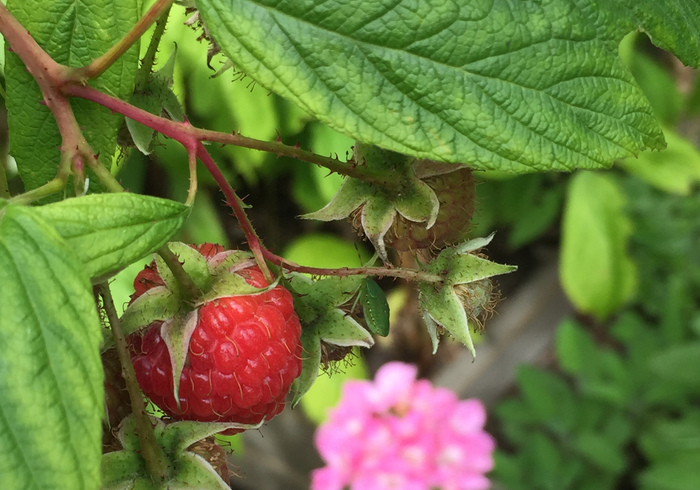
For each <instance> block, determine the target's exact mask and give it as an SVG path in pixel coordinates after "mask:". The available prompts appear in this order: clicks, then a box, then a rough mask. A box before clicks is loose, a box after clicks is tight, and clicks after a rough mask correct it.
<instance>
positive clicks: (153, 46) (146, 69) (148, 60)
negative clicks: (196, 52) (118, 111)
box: [134, 5, 171, 92]
mask: <svg viewBox="0 0 700 490" xmlns="http://www.w3.org/2000/svg"><path fill="white" fill-rule="evenodd" d="M170 7H171V6H170V5H169V6H168V8H167V9H165V11H164V12H163V13H162V14H161V16H160V17H159V18H158V20H156V28H155V29H154V30H153V36H152V37H151V41H150V43H149V44H148V49H147V50H146V54H145V55H144V56H143V59H142V60H141V67H140V68H139V71H138V72H137V73H136V78H135V79H134V92H141V91H143V90H144V89H145V88H146V84H147V83H148V77H149V75H150V74H151V70H153V64H154V63H155V61H156V52H157V51H158V46H159V45H160V40H161V38H162V37H163V33H164V32H165V26H166V24H167V23H168V16H169V15H170Z"/></svg>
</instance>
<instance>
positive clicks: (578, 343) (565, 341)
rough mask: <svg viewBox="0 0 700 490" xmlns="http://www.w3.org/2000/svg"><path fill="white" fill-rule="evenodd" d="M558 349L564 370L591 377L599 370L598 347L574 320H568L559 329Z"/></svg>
mask: <svg viewBox="0 0 700 490" xmlns="http://www.w3.org/2000/svg"><path fill="white" fill-rule="evenodd" d="M556 349H557V359H558V361H559V365H560V366H561V367H562V369H563V370H564V372H566V373H568V374H571V375H578V376H580V377H581V378H582V379H589V378H591V377H592V375H593V373H595V372H597V366H596V359H597V358H598V349H597V347H596V344H595V342H593V339H592V338H591V336H590V335H589V334H588V333H587V332H586V331H585V330H584V329H583V327H581V326H580V325H579V324H578V323H575V322H574V321H573V320H566V321H564V323H562V324H561V325H560V326H559V328H558V329H557V333H556Z"/></svg>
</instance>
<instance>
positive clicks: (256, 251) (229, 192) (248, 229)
mask: <svg viewBox="0 0 700 490" xmlns="http://www.w3.org/2000/svg"><path fill="white" fill-rule="evenodd" d="M197 157H198V158H199V159H200V160H201V161H202V163H203V164H204V166H205V167H206V168H207V170H209V173H210V174H211V175H212V177H214V180H215V181H216V183H217V184H219V188H220V189H221V192H223V193H224V196H226V203H227V204H228V205H229V206H231V209H233V214H234V216H235V217H236V219H237V220H238V223H239V224H240V226H241V229H242V230H243V233H245V237H246V241H247V242H248V246H249V247H250V251H251V252H253V255H254V256H255V261H256V262H257V263H258V267H260V270H262V273H263V275H264V276H265V279H267V281H268V282H270V283H271V282H272V280H273V279H272V274H271V273H270V269H268V267H267V264H266V263H265V258H264V253H265V251H266V250H265V248H264V247H263V245H262V242H261V241H260V237H258V234H257V233H256V232H255V229H254V228H253V225H252V224H251V222H250V220H249V219H248V215H247V214H246V213H245V210H244V209H243V205H242V202H241V200H240V198H239V197H238V195H236V191H234V190H233V187H231V185H230V184H229V183H228V181H227V180H226V177H224V174H222V173H221V170H219V166H218V165H217V164H216V162H215V161H214V159H213V158H212V157H211V155H209V152H208V151H207V150H206V148H204V145H203V144H202V143H200V142H197Z"/></svg>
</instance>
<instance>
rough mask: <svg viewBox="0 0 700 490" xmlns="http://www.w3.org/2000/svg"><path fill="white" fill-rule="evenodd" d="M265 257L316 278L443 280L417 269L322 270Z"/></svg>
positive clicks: (272, 256)
mask: <svg viewBox="0 0 700 490" xmlns="http://www.w3.org/2000/svg"><path fill="white" fill-rule="evenodd" d="M263 255H264V256H265V258H266V259H267V260H269V261H270V262H272V263H273V264H276V265H278V266H280V267H282V268H284V269H285V270H288V271H293V272H303V273H305V274H311V275H314V276H338V277H347V276H375V277H395V278H397V279H405V280H407V281H416V282H429V283H434V284H437V283H441V282H443V280H444V279H443V278H442V277H440V276H438V275H436V274H431V273H429V272H423V271H419V270H415V269H394V268H390V267H353V268H351V267H342V268H340V269H322V268H320V267H306V266H304V265H299V264H295V263H294V262H290V261H288V260H286V259H284V258H282V257H280V256H278V255H275V254H273V253H272V252H270V251H269V250H264V251H263Z"/></svg>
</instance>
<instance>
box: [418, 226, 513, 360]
mask: <svg viewBox="0 0 700 490" xmlns="http://www.w3.org/2000/svg"><path fill="white" fill-rule="evenodd" d="M492 238H493V234H492V235H490V236H489V237H486V238H476V239H474V240H471V241H468V242H465V243H463V244H461V245H458V246H455V247H453V248H446V249H444V250H443V251H442V252H441V253H440V255H438V256H437V257H436V258H435V259H434V260H433V261H432V262H430V264H428V265H427V266H426V267H425V269H426V271H427V272H430V273H432V274H435V275H438V276H441V277H443V282H441V283H427V282H424V283H421V284H420V285H419V290H420V294H419V297H418V301H419V305H420V309H421V311H422V312H423V318H424V319H425V323H426V325H427V327H428V333H429V334H430V338H431V340H432V343H433V352H435V351H436V350H437V347H438V342H439V337H438V330H439V329H438V327H442V328H444V329H445V330H446V331H447V332H449V333H450V334H452V336H453V337H455V338H456V339H457V340H459V341H460V342H461V343H463V344H464V345H466V346H467V348H468V349H469V351H470V352H471V353H472V355H473V356H474V357H476V351H475V349H474V342H473V341H472V338H471V333H470V327H471V328H472V329H474V324H473V322H474V321H475V319H476V317H478V316H479V315H480V314H481V311H482V310H483V308H484V306H485V304H487V303H488V301H489V300H490V298H488V297H483V296H482V295H480V294H479V293H481V292H482V289H483V288H482V287H481V284H479V282H480V281H483V280H485V279H488V278H490V277H493V276H496V275H499V274H507V273H509V272H513V271H514V270H516V269H517V267H515V266H512V265H502V264H497V263H495V262H491V261H490V260H487V259H485V258H483V257H480V256H478V255H475V254H473V253H471V252H474V251H476V250H478V249H480V248H481V247H484V246H486V245H488V243H489V242H490V241H491V239H492ZM472 283H473V284H475V285H477V286H478V287H477V288H476V289H475V291H474V293H473V294H472V296H471V297H470V300H471V301H470V303H469V304H465V303H464V302H463V299H462V297H460V295H459V294H458V292H457V290H456V287H458V286H461V285H470V284H472Z"/></svg>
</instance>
